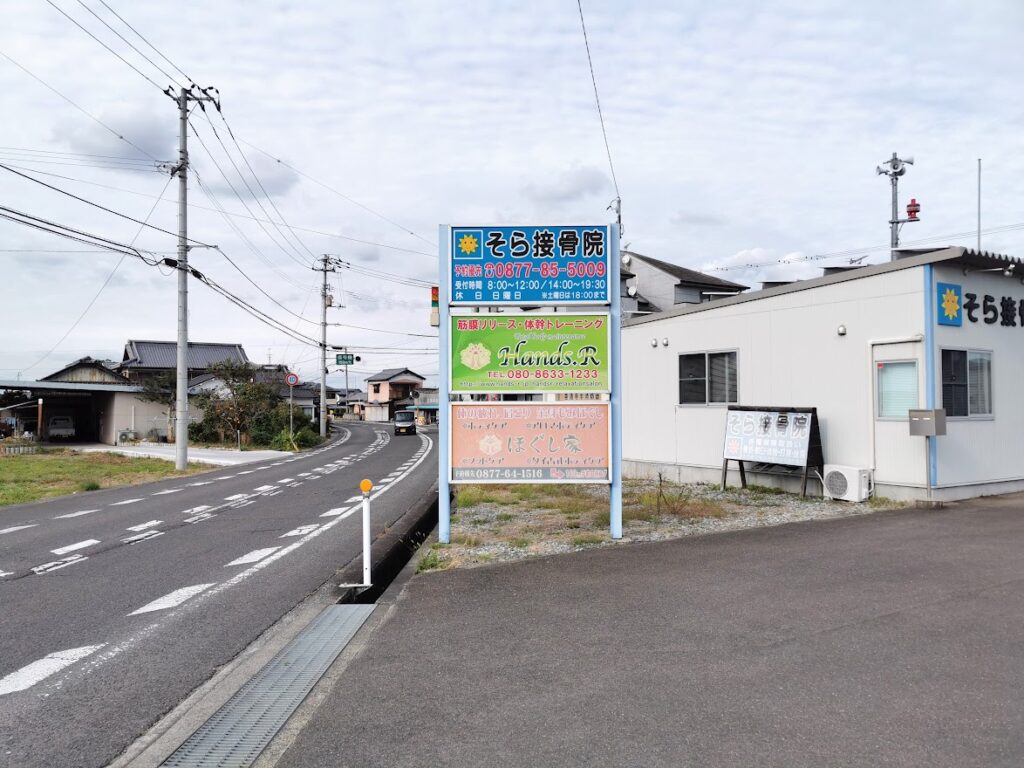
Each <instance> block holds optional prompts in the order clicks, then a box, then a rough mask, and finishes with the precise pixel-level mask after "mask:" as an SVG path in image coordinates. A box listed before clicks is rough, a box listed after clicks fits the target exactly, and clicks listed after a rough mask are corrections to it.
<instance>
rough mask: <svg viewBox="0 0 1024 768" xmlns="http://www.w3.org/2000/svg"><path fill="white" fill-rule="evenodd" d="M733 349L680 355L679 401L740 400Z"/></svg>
mask: <svg viewBox="0 0 1024 768" xmlns="http://www.w3.org/2000/svg"><path fill="white" fill-rule="evenodd" d="M738 381H739V376H738V374H737V370H736V353H735V352H699V353H696V354H692V355H680V356H679V404H680V405H713V404H725V403H736V402H739V397H738V394H739V385H738Z"/></svg>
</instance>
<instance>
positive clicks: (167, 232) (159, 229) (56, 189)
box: [0, 163, 212, 248]
mask: <svg viewBox="0 0 1024 768" xmlns="http://www.w3.org/2000/svg"><path fill="white" fill-rule="evenodd" d="M0 168H3V169H4V170H5V171H8V172H9V173H13V174H14V175H15V176H21V177H22V178H23V179H28V180H29V181H32V182H35V183H36V184H39V185H41V186H44V187H46V188H47V189H52V190H53V191H54V192H59V193H60V194H62V195H66V196H68V197H70V198H73V199H75V200H78V201H79V202H82V203H85V204H86V205H91V206H92V207H93V208H98V209H99V210H101V211H106V212H107V213H110V214H113V215H114V216H119V217H121V218H122V219H127V220H128V221H131V222H134V223H135V224H140V225H142V226H143V227H148V228H149V229H153V230H156V231H157V232H162V233H163V234H165V235H171V236H172V237H177V235H176V234H175V233H174V232H171V231H170V230H167V229H164V228H162V227H157V226H155V225H153V224H149V223H147V222H145V221H139V220H138V219H136V218H133V217H132V216H129V215H128V214H125V213H121V212H120V211H115V210H114V209H113V208H107V207H106V206H105V205H100V204H99V203H94V202H93V201H92V200H87V199H86V198H84V197H79V196H78V195H76V194H74V193H73V192H68V191H66V190H63V189H61V188H60V187H55V186H54V185H53V184H47V183H46V182H45V181H43V180H42V179H35V178H33V177H31V176H29V175H28V174H25V173H21V172H20V171H16V170H14V169H13V168H11V167H10V166H7V165H4V164H3V163H0ZM188 240H189V241H190V242H193V243H195V244H196V245H201V246H203V247H205V248H211V247H212V246H210V245H209V244H207V243H203V242H200V241H199V240H195V239H193V238H191V237H190V238H188Z"/></svg>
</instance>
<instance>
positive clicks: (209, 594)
mask: <svg viewBox="0 0 1024 768" xmlns="http://www.w3.org/2000/svg"><path fill="white" fill-rule="evenodd" d="M420 440H422V441H423V445H424V447H423V449H421V450H420V451H418V452H417V454H416V455H417V456H418V457H419V458H418V460H417V462H416V464H415V465H414V466H413V467H411V468H410V472H408V473H405V474H404V475H403V476H402V478H399V479H404V478H405V477H406V476H407V475H408V474H410V473H411V471H412V470H413V469H415V468H416V467H418V466H419V465H420V464H421V463H422V462H423V460H424V459H425V457H426V455H427V454H429V453H430V449H431V448H432V447H433V445H434V441H433V440H431V439H430V438H429V437H427V436H426V435H424V434H421V435H420ZM382 492H383V491H380V490H378V491H376V492H374V493H373V494H372V495H371V496H370V498H371V499H375V498H377V497H378V496H379V495H380V494H381V493H382ZM268 495H269V494H268ZM359 506H360V505H356V506H354V507H352V508H351V509H350V510H349V511H348V512H346V513H344V514H342V515H339V516H338V517H335V518H334V519H333V520H330V521H328V522H326V523H324V524H323V525H322V526H320V527H319V528H317V529H316V530H315V531H311V532H310V533H308V534H306V535H305V536H303V537H302V538H301V539H298V540H297V541H293V542H292V543H291V544H289V545H288V546H286V547H283V548H282V549H279V550H278V551H277V552H275V553H273V554H272V555H268V556H267V557H265V558H263V559H262V560H260V561H259V562H258V563H253V564H252V565H251V566H249V567H248V568H246V569H245V570H244V571H241V572H239V573H236V574H235V575H234V576H232V577H231V578H230V579H228V580H226V581H222V582H221V583H220V584H217V585H216V586H214V587H212V588H211V589H208V590H207V591H205V592H202V593H200V594H199V595H198V596H197V597H196V598H195V600H193V601H192V602H190V603H189V604H188V605H187V606H185V608H183V610H189V609H190V608H196V607H197V606H199V605H201V604H202V603H204V602H206V601H207V600H208V599H212V598H214V597H216V596H217V595H219V594H221V593H222V592H225V591H226V590H228V589H231V588H232V587H235V586H238V585H239V584H241V583H242V582H244V581H246V580H247V579H249V578H250V577H252V576H255V575H256V574H257V573H259V572H260V571H262V570H263V569H264V568H267V567H269V566H271V565H272V564H274V563H275V562H277V561H278V560H280V559H281V558H283V557H285V556H286V555H289V554H291V553H292V552H294V551H295V550H297V549H298V548H299V547H301V546H303V545H304V544H307V543H308V542H310V541H312V540H313V539H315V538H317V537H318V536H320V535H321V534H322V533H325V532H326V531H329V530H330V529H331V528H333V527H334V526H336V525H338V524H340V523H341V522H342V521H344V520H346V519H348V518H349V517H351V516H352V515H353V514H355V512H356V511H357V510H358V509H359ZM162 627H163V623H162V622H161V621H159V620H154V621H153V622H152V623H150V624H149V625H148V626H146V627H144V628H143V629H141V630H139V631H138V632H135V633H134V634H132V635H130V636H129V637H128V638H127V639H125V640H124V641H122V642H120V643H118V644H117V645H114V646H112V647H111V648H110V649H109V650H108V651H106V652H104V653H102V654H100V655H98V656H97V657H96V659H95V660H93V661H91V662H89V664H88V666H89V671H90V672H95V671H96V670H97V669H99V668H100V667H101V666H103V665H105V664H107V663H109V662H111V661H112V660H114V659H115V658H117V657H118V656H120V655H121V654H122V653H124V652H125V651H127V650H130V649H132V648H135V647H137V646H138V644H139V643H140V642H141V641H142V640H143V639H145V638H147V637H150V636H152V635H153V634H154V633H155V632H158V631H159V630H160V629H161V628H162ZM65 677H66V676H65ZM62 679H64V678H62ZM58 682H60V681H58Z"/></svg>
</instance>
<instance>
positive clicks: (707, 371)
mask: <svg viewBox="0 0 1024 768" xmlns="http://www.w3.org/2000/svg"><path fill="white" fill-rule="evenodd" d="M730 353H731V354H733V355H735V360H736V369H735V373H734V376H735V379H736V399H735V400H727V401H724V402H720V403H719V402H714V403H713V402H711V355H723V354H730ZM697 355H703V356H704V402H703V403H681V402H679V400H680V399H681V395H682V393H681V392H680V391H679V388H680V386H681V384H682V379H681V378H680V377H679V361H680V359H681V358H683V357H696V356H697ZM726 387H727V388H728V384H727V385H726ZM739 403H740V351H739V349H738V348H735V347H734V348H730V349H706V350H700V351H694V352H680V353H679V354H678V355H676V408H728V407H729V406H730V405H739Z"/></svg>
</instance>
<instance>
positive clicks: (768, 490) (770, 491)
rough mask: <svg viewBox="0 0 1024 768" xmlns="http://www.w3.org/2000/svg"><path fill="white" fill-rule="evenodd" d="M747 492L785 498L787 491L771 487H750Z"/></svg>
mask: <svg viewBox="0 0 1024 768" xmlns="http://www.w3.org/2000/svg"><path fill="white" fill-rule="evenodd" d="M747 490H748V491H749V492H750V493H761V494H764V495H765V496H783V495H785V494H786V491H784V490H782V489H781V488H775V487H773V486H770V485H748V486H747Z"/></svg>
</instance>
